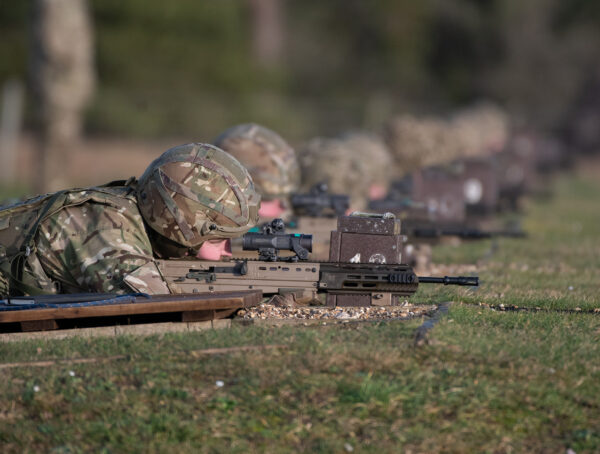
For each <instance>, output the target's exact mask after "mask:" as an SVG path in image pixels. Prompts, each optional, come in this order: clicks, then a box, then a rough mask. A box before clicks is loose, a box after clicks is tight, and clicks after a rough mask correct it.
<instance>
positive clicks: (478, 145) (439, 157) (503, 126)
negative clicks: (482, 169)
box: [384, 104, 510, 172]
mask: <svg viewBox="0 0 600 454" xmlns="http://www.w3.org/2000/svg"><path fill="white" fill-rule="evenodd" d="M509 132H510V131H509V122H508V117H507V115H506V114H505V113H504V112H503V111H502V110H500V109H499V108H497V107H495V106H493V105H489V104H480V105H477V106H475V107H472V108H469V109H464V110H461V111H458V112H456V114H454V115H453V116H452V117H450V118H448V119H444V118H438V117H414V116H412V115H407V114H405V115H401V116H398V117H395V118H392V119H391V120H390V121H388V123H387V124H386V125H385V128H384V137H385V141H386V143H387V145H388V146H389V148H390V150H391V152H392V154H393V156H394V157H395V159H396V160H397V162H398V163H399V164H401V165H402V168H403V169H404V170H405V171H407V172H411V171H414V170H418V169H420V168H421V167H425V166H431V165H438V164H446V163H449V162H451V161H454V160H456V159H460V158H469V157H478V156H480V157H483V156H488V155H490V154H491V153H493V152H497V151H501V150H502V149H503V148H504V147H505V145H506V142H507V140H508V137H509Z"/></svg>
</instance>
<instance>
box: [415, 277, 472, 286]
mask: <svg viewBox="0 0 600 454" xmlns="http://www.w3.org/2000/svg"><path fill="white" fill-rule="evenodd" d="M419 284H444V285H465V286H472V287H478V286H479V277H477V276H444V277H431V276H419Z"/></svg>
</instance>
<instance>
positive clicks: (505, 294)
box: [414, 176, 600, 310]
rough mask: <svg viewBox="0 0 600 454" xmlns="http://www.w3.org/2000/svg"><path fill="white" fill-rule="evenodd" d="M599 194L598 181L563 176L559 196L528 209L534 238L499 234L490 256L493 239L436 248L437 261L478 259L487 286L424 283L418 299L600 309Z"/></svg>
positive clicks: (526, 224)
mask: <svg viewBox="0 0 600 454" xmlns="http://www.w3.org/2000/svg"><path fill="white" fill-rule="evenodd" d="M598 194H600V182H599V181H597V180H596V181H593V180H590V179H585V178H581V177H573V176H565V177H562V178H561V179H560V180H559V181H558V182H557V185H556V195H555V198H553V199H551V200H546V201H542V202H537V203H534V204H531V206H530V207H529V208H528V210H527V212H528V215H527V216H526V218H525V222H524V226H523V227H524V229H525V230H526V231H527V232H528V234H529V237H528V238H527V239H509V238H501V239H498V240H497V250H496V252H495V253H494V254H493V255H491V257H490V258H489V259H487V260H484V259H483V258H484V257H485V256H486V254H487V252H488V251H489V250H490V248H491V246H492V240H486V241H480V242H473V243H464V244H463V245H461V246H459V247H456V246H449V245H444V246H439V247H437V248H436V249H435V250H434V260H435V261H436V262H441V263H447V264H452V263H477V273H478V274H479V276H480V279H481V282H482V286H481V287H480V289H479V290H478V291H476V292H473V291H470V290H468V289H461V288H457V287H453V288H452V287H448V288H446V289H441V290H440V288H439V287H438V288H434V287H432V286H428V287H425V286H421V289H420V290H419V292H418V293H417V294H416V295H415V298H414V299H415V300H422V301H441V300H444V299H458V300H462V301H465V302H469V303H480V302H481V303H487V304H492V305H499V304H504V305H516V306H519V307H528V308H537V307H539V308H544V309H576V308H579V309H581V310H593V309H598V308H600V241H599V240H600V209H599V203H600V200H599V197H598Z"/></svg>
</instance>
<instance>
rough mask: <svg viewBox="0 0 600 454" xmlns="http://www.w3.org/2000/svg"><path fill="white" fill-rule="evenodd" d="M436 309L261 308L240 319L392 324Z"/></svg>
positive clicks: (406, 305) (405, 306) (242, 312)
mask: <svg viewBox="0 0 600 454" xmlns="http://www.w3.org/2000/svg"><path fill="white" fill-rule="evenodd" d="M435 309H436V306H432V305H413V304H410V303H404V304H403V305H401V306H385V307H375V306H373V307H333V308H330V307H326V306H307V307H279V306H275V305H272V304H266V303H264V304H260V305H259V306H255V307H251V308H248V309H241V310H240V311H238V313H237V317H238V318H240V319H243V320H255V319H259V320H265V319H276V320H288V319H297V320H298V319H299V320H391V319H408V318H412V317H419V316H422V315H426V314H429V313H431V312H433V311H435Z"/></svg>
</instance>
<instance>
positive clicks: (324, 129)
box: [0, 0, 600, 141]
mask: <svg viewBox="0 0 600 454" xmlns="http://www.w3.org/2000/svg"><path fill="white" fill-rule="evenodd" d="M280 6H281V10H282V15H281V22H282V23H281V24H280V25H281V29H282V39H281V53H280V56H279V57H278V58H277V59H275V61H272V62H270V63H269V64H265V63H264V62H261V61H260V59H258V58H257V56H256V50H255V49H254V47H253V44H252V39H253V36H254V33H255V32H256V30H255V29H254V28H255V27H256V23H255V22H254V21H253V16H252V14H253V11H252V8H253V2H251V1H233V0H223V1H218V2H217V1H202V2H198V1H194V0H179V1H177V2H164V1H160V0H128V1H126V2H123V1H119V0H93V1H91V3H90V7H91V11H92V17H93V20H94V25H95V30H96V64H97V73H98V89H97V93H96V96H95V99H94V101H93V103H92V105H91V106H90V108H89V110H88V112H87V117H86V131H87V133H88V134H92V135H117V136H135V137H149V138H152V137H165V136H186V137H189V138H190V140H210V139H211V138H212V137H213V136H215V135H216V134H217V133H218V132H219V131H221V130H222V129H224V128H225V127H227V126H229V125H231V124H234V123H237V122H242V121H250V120H251V121H256V122H260V123H264V124H267V125H269V126H271V127H273V128H275V129H276V130H280V131H282V132H283V133H284V135H285V136H286V137H289V138H290V139H291V140H292V141H294V140H300V139H302V138H306V137H308V136H311V135H315V134H328V133H336V132H339V131H340V130H342V129H346V128H349V127H377V126H378V125H379V124H380V123H381V121H383V120H384V119H385V118H386V117H387V116H388V115H390V114H391V113H393V112H397V111H406V110H410V111H417V112H435V113H444V112H447V111H448V110H450V109H452V108H454V107H456V106H458V105H462V104H466V103H469V102H471V101H474V100H477V99H479V98H482V97H484V98H488V99H492V100H495V101H497V102H499V103H501V104H503V105H504V106H505V107H507V108H508V109H509V110H510V111H511V112H512V113H514V114H516V115H517V116H521V117H523V118H528V119H534V121H535V122H537V123H539V124H538V126H543V127H552V126H555V125H556V124H557V123H558V122H559V121H560V120H561V118H562V116H563V115H564V114H565V112H566V110H565V109H566V107H565V106H568V105H569V104H570V103H571V102H572V101H573V99H574V98H575V97H576V96H577V91H578V89H579V87H580V86H581V85H582V84H583V82H584V80H585V78H586V75H587V74H589V69H590V68H591V67H593V66H594V65H596V64H597V59H598V52H597V49H598V43H599V42H600V41H599V38H598V28H599V26H598V19H599V18H600V8H598V7H597V2H595V1H592V0H563V1H559V0H529V1H527V2H517V1H514V0H455V1H444V0H427V1H419V2H415V1H413V0H396V1H393V0H379V1H377V2H364V1H360V0H331V1H328V2H318V1H292V0H288V1H282V2H281V5H280ZM29 10H30V4H29V2H25V1H22V2H6V1H5V2H0V30H1V31H0V33H1V37H2V39H0V83H1V82H2V81H4V80H6V79H8V78H10V77H18V78H21V79H23V80H26V77H27V67H28V63H27V62H28V56H27V40H28V35H27V27H28V23H29V16H30V14H29ZM32 108H33V106H31V105H30V106H29V111H31V109H32Z"/></svg>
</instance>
